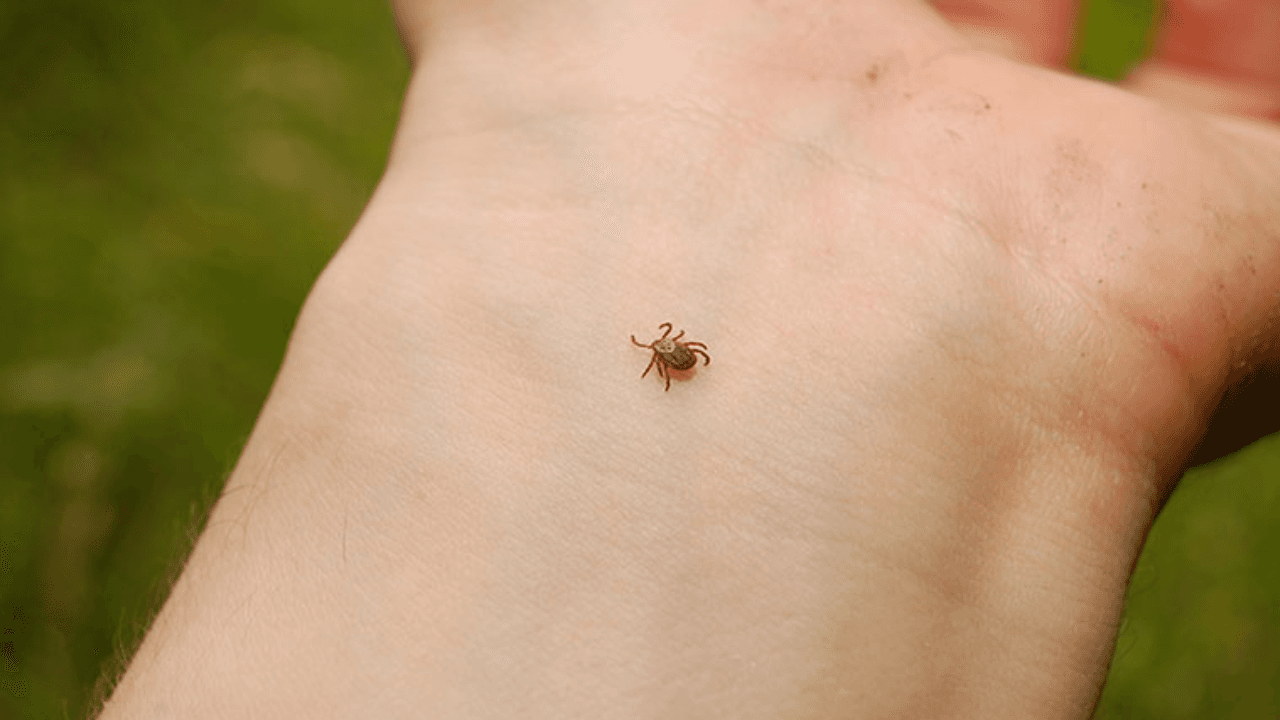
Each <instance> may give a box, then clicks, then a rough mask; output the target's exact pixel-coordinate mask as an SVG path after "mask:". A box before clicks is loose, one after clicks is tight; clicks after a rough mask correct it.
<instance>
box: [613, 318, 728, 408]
mask: <svg viewBox="0 0 1280 720" xmlns="http://www.w3.org/2000/svg"><path fill="white" fill-rule="evenodd" d="M662 328H666V329H667V331H666V332H664V333H662V337H660V338H658V339H657V340H654V341H653V342H651V343H649V344H648V345H645V344H644V343H642V342H640V341H639V340H636V336H635V335H632V336H631V342H632V343H635V345H636V346H637V347H642V348H645V349H646V350H652V351H653V357H652V358H651V359H650V360H649V367H647V368H645V369H644V372H642V373H640V377H644V376H645V375H648V374H649V371H650V370H652V369H653V367H654V366H655V365H657V366H658V377H660V378H664V379H666V381H667V387H666V389H664V390H663V392H666V391H667V390H670V389H671V371H672V370H688V369H689V368H691V367H693V366H694V365H697V364H698V355H701V356H702V358H703V360H704V362H703V363H702V364H703V365H710V364H711V356H710V355H708V354H707V351H706V350H705V349H700V348H706V347H707V346H706V345H704V344H703V343H700V342H687V341H686V342H680V338H682V337H684V331H683V330H681V331H680V333H679V334H678V335H676V336H675V337H667V336H668V335H670V334H671V331H672V330H673V329H674V328H672V327H671V323H669V322H668V323H662V324H661V325H659V326H658V329H659V330H661V329H662Z"/></svg>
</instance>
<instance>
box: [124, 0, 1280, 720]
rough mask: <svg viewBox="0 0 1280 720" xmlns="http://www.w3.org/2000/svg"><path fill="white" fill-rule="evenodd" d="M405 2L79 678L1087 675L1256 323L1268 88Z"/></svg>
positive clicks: (148, 714) (155, 705)
mask: <svg viewBox="0 0 1280 720" xmlns="http://www.w3.org/2000/svg"><path fill="white" fill-rule="evenodd" d="M396 10H397V14H398V18H399V20H400V22H401V27H402V32H403V34H404V36H405V42H406V46H407V47H408V49H409V52H410V55H411V56H412V57H413V59H414V68H415V69H414V75H413V80H412V82H411V86H410V89H409V91H408V96H407V98H406V101H405V108H404V113H403V118H402V122H401V127H400V130H399V133H398V135H397V138H396V142H395V145H394V148H393V152H392V155H391V159H390V162H389V166H388V170H387V173H386V175H385V177H384V179H383V182H382V184H381V185H380V187H379V188H378V190H377V192H376V194H375V196H374V197H373V199H372V200H371V201H370V204H369V206H368V208H367V210H366V212H365V214H364V216H363V217H362V219H361V220H360V222H359V224H358V225H357V227H356V228H355V229H354V230H353V231H352V233H351V236H350V237H349V239H348V241H347V242H346V244H345V245H344V246H343V248H342V250H341V251H340V252H339V253H338V255H337V257H336V258H335V259H334V260H333V262H332V263H331V264H330V266H329V267H328V268H327V269H326V270H325V272H324V274H323V275H322V277H321V278H320V280H319V281H318V282H317V284H316V287H315V288H314V290H313V292H312V294H311V296H310V297H309V299H308V301H307V305H306V307H305V309H304V311H303V313H302V315H301V317H300V318H299V321H298V324H297V327H296V329H295V332H294V335H293V337H292V339H291V341H290V347H289V352H288V355H287V357H286V360H285V363H284V366H283V368H282V370H281V372H280V375H279V377H278V379H277V382H276V385H275V387H274V388H273V390H272V393H271V396H270V398H269V400H268V402H267V404H266V406H265V407H264V409H263V412H262V415H261V417H260V419H259V422H258V425H257V427H256V429H255V431H254V434H253V436H252V438H251V439H250V442H249V443H248V446H247V447H246V449H245V451H244V455H243V456H242V458H241V460H240V463H239V464H238V466H237V468H236V470H235V472H234V473H233V475H232V477H231V479H230V480H229V482H228V485H227V488H226V491H225V493H224V495H223V497H222V498H221V500H220V501H219V503H218V505H217V506H216V507H215V509H214V511H213V514H212V516H211V517H210V520H209V523H208V526H207V528H206V530H205V532H204V535H203V536H202V537H201V539H200V541H199V543H198V545H197V547H196V549H195V552H194V553H193V555H192V557H191V558H190V560H189V562H188V564H187V566H186V568H185V570H184V572H183V574H182V576H181V578H180V579H179V581H178V583H177V584H176V585H175V587H174V589H173V591H172V594H171V596H170V598H169V599H168V601H167V602H166V604H165V606H164V608H163V610H162V611H161V613H160V614H159V616H158V617H157V619H156V621H155V623H154V624H153V626H152V628H151V630H150V633H149V634H148V636H147V638H146V640H145V641H144V643H143V645H142V647H141V648H140V650H139V652H138V653H137V655H136V657H135V659H134V661H133V663H132V665H131V666H130V668H129V670H128V672H127V673H126V674H125V676H124V677H123V679H122V681H121V683H120V685H119V686H118V688H117V690H116V692H115V694H114V696H113V697H112V699H111V700H110V701H109V702H108V704H107V706H106V709H105V710H104V712H103V715H102V717H103V718H109V719H115V718H152V717H184V718H204V717H210V718H212V717H245V718H255V717H264V718H266V717H270V718H281V717H299V718H303V717H305V718H317V717H380V718H396V717H415V718H416V717H431V718H510V717H521V718H566V717H592V718H718V717H723V718H774V719H776V718H830V717H858V718H903V717H919V718H1005V717H1008V718H1014V717H1016V718H1028V717H1034V718H1086V717H1088V716H1089V715H1090V713H1091V712H1092V709H1093V706H1094V704H1095V702H1096V699H1097V695H1098V692H1099V689H1100V687H1101V683H1102V681H1103V678H1104V677H1105V674H1106V669H1107V663H1108V661H1109V658H1110V654H1111V649H1112V643H1113V639H1114V635H1115V630H1116V624H1117V621H1118V617H1119V613H1120V607H1121V598H1122V595H1123V592H1124V589H1125V584H1126V582H1127V580H1128V577H1129V573H1130V571H1131V569H1132V565H1133V563H1134V560H1135V558H1136V556H1137V552H1138V550H1139V548H1140V546H1141V542H1142V539H1143V537H1144V536H1145V533H1146V531H1147V529H1148V528H1149V527H1150V523H1151V521H1152V519H1153V517H1154V515H1155V513H1156V511H1157V509H1158V507H1159V504H1160V503H1161V502H1162V500H1163V498H1164V497H1165V496H1166V495H1167V493H1168V492H1169V490H1170V489H1171V487H1172V484H1173V483H1174V482H1175V481H1176V479H1177V477H1178V475H1179V473H1180V472H1181V470H1182V468H1183V467H1184V465H1185V463H1186V461H1187V458H1188V456H1189V454H1190V453H1191V451H1192V450H1193V449H1194V447H1195V446H1196V443H1197V441H1198V439H1199V438H1200V437H1201V434H1202V432H1203V431H1204V429H1205V427H1206V425H1207V424H1208V422H1209V419H1210V416H1211V413H1212V411H1213V409H1214V407H1215V405H1216V403H1217V400H1218V398H1219V396H1220V395H1221V393H1222V392H1223V390H1224V388H1225V387H1226V385H1227V383H1228V381H1229V380H1230V379H1231V378H1234V377H1236V376H1238V375H1239V373H1240V372H1241V371H1242V369H1248V368H1249V367H1252V366H1253V365H1254V364H1256V363H1258V362H1260V361H1261V360H1262V359H1263V358H1264V357H1265V353H1266V350H1267V348H1268V347H1269V346H1270V345H1271V344H1272V343H1273V342H1274V339H1275V337H1274V335H1275V333H1274V322H1273V320H1274V318H1275V317H1276V313H1277V309H1278V308H1277V298H1280V251H1278V248H1280V199H1278V198H1280V131H1277V129H1276V127H1275V126H1274V125H1268V124H1266V123H1264V122H1259V121H1251V120H1247V119H1242V118H1235V117H1226V116H1215V115H1212V114H1208V113H1205V112H1202V111H1199V110H1188V109H1186V108H1179V107H1175V106H1172V105H1167V104H1162V103H1161V102H1158V101H1156V100H1153V99H1149V98H1144V97H1140V96H1137V95H1133V94H1130V93H1128V92H1125V91H1123V90H1120V89H1117V88H1114V87H1110V86H1106V85H1103V84H1099V83H1094V82H1091V81H1087V80H1083V79H1079V78H1073V77H1070V76H1068V75H1065V74H1059V73H1056V72H1052V71H1050V70H1047V69H1043V68H1038V67H1034V66H1030V65H1023V64H1019V63H1016V62H1013V61H1011V60H1009V59H1007V58H1004V57H1001V56H998V55H994V54H990V53H988V52H985V51H981V50H976V49H974V48H973V46H972V45H971V43H970V41H969V40H967V39H966V38H965V36H964V35H962V34H960V33H957V32H956V31H955V30H953V29H952V27H951V26H949V25H948V24H947V23H946V22H945V21H944V20H943V19H942V18H941V17H940V16H939V15H937V14H936V13H935V12H934V11H933V10H932V9H931V8H930V7H929V6H927V5H925V4H923V3H917V2H908V1H907V0H881V1H879V2H874V1H871V0H868V1H867V2H860V3H837V2H811V3H795V2H793V3H779V2H745V1H741V2H740V1H738V0H712V1H709V2H689V0H679V1H678V2H677V1H674V0H672V1H670V2H667V1H665V0H658V1H657V2H655V1H653V0H646V1H645V2H628V1H625V0H624V1H618V0H609V1H608V2H595V1H594V0H580V1H579V2H574V3H570V2H564V1H561V0H552V1H550V2H543V3H514V2H506V1H505V0H489V1H488V2H451V1H441V2H413V1H412V0H402V1H401V2H399V3H397V5H396ZM953 12H954V8H953ZM985 17H987V21H988V22H998V20H999V15H998V14H994V15H993V14H991V13H988V15H986V16H985ZM992 18H995V19H994V20H993V19H992ZM1015 32H1016V31H1015ZM668 319H670V320H672V321H673V322H675V323H676V325H677V326H679V327H682V328H687V329H688V331H689V333H690V336H693V337H697V338H698V340H700V341H704V342H706V343H707V345H708V346H709V347H710V348H711V349H712V350H713V351H714V353H715V354H716V363H715V364H714V366H711V367H707V368H699V372H698V373H697V374H696V375H695V376H693V377H691V378H689V379H687V380H686V381H684V382H676V383H673V387H672V389H671V391H670V392H665V393H664V392H663V391H662V389H661V388H660V387H657V385H656V384H655V383H652V382H649V381H648V380H651V378H649V379H646V380H645V381H641V380H640V379H639V378H638V377H637V375H638V374H639V371H640V369H641V368H642V367H643V365H642V364H638V363H643V362H646V361H647V360H648V358H647V357H641V356H643V353H641V352H639V351H637V349H636V348H635V347H634V346H633V345H632V344H631V343H630V342H628V334H629V333H633V332H635V331H636V330H637V329H638V328H649V327H652V326H654V325H656V323H658V322H663V321H666V320H668Z"/></svg>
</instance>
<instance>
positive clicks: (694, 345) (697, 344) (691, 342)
mask: <svg viewBox="0 0 1280 720" xmlns="http://www.w3.org/2000/svg"><path fill="white" fill-rule="evenodd" d="M680 334H681V335H683V334H684V333H680ZM685 345H692V346H693V347H700V348H704V347H706V346H707V344H706V343H700V342H693V341H692V340H690V341H689V342H687V343H685Z"/></svg>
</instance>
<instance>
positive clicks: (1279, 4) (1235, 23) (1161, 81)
mask: <svg viewBox="0 0 1280 720" xmlns="http://www.w3.org/2000/svg"><path fill="white" fill-rule="evenodd" d="M1128 84H1129V86H1130V87H1131V89H1133V90H1134V91H1136V92H1140V93H1142V94H1144V95H1148V96H1151V97H1158V98H1160V99H1162V100H1167V101H1172V102H1176V103H1178V104H1181V105H1184V106H1190V107H1195V108H1198V109H1202V110H1210V111H1215V112H1225V113H1230V114H1234V115H1244V116H1250V117H1258V118H1267V119H1270V120H1272V121H1280V0H1220V1H1218V2H1203V1H1202V0H1168V2H1167V3H1166V6H1165V17H1164V20H1163V23H1162V24H1161V27H1160V28H1159V32H1158V35H1157V39H1156V43H1155V51H1154V53H1153V55H1152V57H1151V58H1150V59H1149V60H1148V61H1147V62H1145V63H1143V64H1142V65H1141V66H1139V68H1138V69H1137V70H1136V71H1135V72H1134V74H1133V75H1131V76H1130V79H1129V83H1128Z"/></svg>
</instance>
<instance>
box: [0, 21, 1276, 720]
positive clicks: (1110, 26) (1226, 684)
mask: <svg viewBox="0 0 1280 720" xmlns="http://www.w3.org/2000/svg"><path fill="white" fill-rule="evenodd" d="M1152 18H1153V8H1152V5H1151V3H1150V2H1149V1H1148V0H1142V1H1141V2H1125V1H1124V0H1107V1H1106V2H1102V1H1101V0H1095V1H1094V2H1091V3H1089V7H1088V9H1087V11H1086V14H1085V21H1084V24H1083V31H1082V40H1081V43H1080V54H1079V60H1078V65H1079V67H1080V68H1081V69H1082V70H1083V71H1085V72H1087V73H1089V74H1093V75H1097V76H1101V77H1110V78H1115V77H1120V76H1122V75H1123V74H1124V72H1125V71H1126V69H1127V68H1129V67H1130V66H1131V65H1132V63H1133V62H1134V60H1135V58H1137V57H1138V56H1139V55H1140V54H1141V53H1142V52H1143V49H1144V47H1145V46H1146V44H1147V38H1148V36H1149V33H1148V28H1149V27H1150V25H1151V22H1152ZM0 68H2V70H0V168H2V169H3V173H2V174H0V633H3V634H0V720H8V719H10V718H13V719H15V720H16V719H19V718H72V719H77V720H78V718H81V717H83V716H84V714H85V713H86V712H87V711H88V709H89V708H90V707H91V703H92V700H93V696H94V692H95V686H96V685H98V684H99V683H98V681H99V678H100V677H102V676H103V675H104V674H107V675H110V674H111V673H113V672H114V669H115V664H116V663H118V662H120V661H121V659H123V658H125V657H127V656H128V653H129V652H130V650H131V648H132V647H133V645H134V643H135V642H136V641H137V639H138V637H139V636H140V633H141V632H142V631H143V630H144V629H145V625H146V623H147V621H148V619H149V617H150V614H151V613H152V612H153V611H154V610H155V608H156V607H157V606H158V604H159V602H160V601H161V600H162V599H163V597H164V595H165V592H166V589H167V587H168V583H169V582H170V580H171V578H172V577H173V574H174V573H175V572H176V569H177V568H178V567H179V565H180V563H181V561H182V559H183V558H184V557H185V554H186V552H187V550H188V549H189V547H190V543H191V542H192V539H193V537H194V535H195V534H196V533H198V531H199V525H200V522H201V519H202V518H203V517H204V514H205V512H206V511H207V509H208V507H209V505H210V504H211V503H212V501H213V500H214V499H215V498H216V496H217V494H218V492H219V490H220V489H221V485H222V482H223V480H224V478H225V477H226V474H227V473H228V472H229V470H230V469H231V467H232V465H233V463H234V462H235V460H236V457H237V456H238V453H239V450H240V447H241V445H242V444H243V443H244V441H245V439H246V437H247V436H248V433H249V430H250V428H251V427H252V424H253V421H254V418H255V416H256V414H257V412H258V409H259V407H260V406H261V404H262V402H263V400H264V398H265V396H266V393H267V390H268V388H269V386H270V383H271V380H272V377H273V376H274V374H275V371H276V368H277V366H278V364H279V362H280V359H281V357H282V355H283V352H284V346H285V342H286V339H287V337H288V334H289V330H290V327H291V325H292V323H293V319H294V317H295V315H296V314H297V312H298V309H299V307H300V305H301V303H302V300H303V298H304V296H305V295H306V292H307V290H308V288H309V286H310V284H311V282H312V281H313V280H314V278H315V277H316V275H317V274H318V273H319V271H320V269H321V268H322V267H323V266H324V264H325V262H326V260H327V259H328V258H329V256H330V255H331V254H332V253H333V251H334V250H335V248H336V247H337V245H338V244H339V242H340V241H341V240H342V238H343V237H344V235H345V234H346V232H347V230H348V229H349V228H350V227H351V225H352V223H353V222H354V220H355V218H356V216H357V215H358V213H359V212H360V209H361V207H362V205H363V203H364V201H365V200H366V198H367V197H368V196H369V194H370V192H371V191H372V189H373V187H374V184H375V182H376V181H377V179H378V176H379V173H380V170H381V168H382V165H383V162H384V160H385V157H386V152H387V147H388V144H389V142H390V139H391V135H392V131H393V128H394V124H395V120H396V114H397V110H398V106H399V101H400V96H401V93H402V92H403V90H404V86H405V82H406V80H407V78H408V67H407V63H406V61H405V58H404V56H403V53H402V52H401V50H400V46H399V44H398V40H397V38H396V34H395V28H394V25H393V23H392V19H391V14H390V11H389V9H388V8H387V7H386V5H385V4H384V3H383V2H364V3H353V2H345V3H344V2H328V1H324V0H319V1H317V0H312V2H300V1H296V0H222V1H220V2H199V1H198V0H197V1H194V2H187V3H172V2H161V1H160V0H136V1H135V2H131V3H115V4H113V3H102V2H97V1H96V0H92V1H91V0H39V1H37V2H24V3H18V2H10V3H4V4H3V5H2V6H0ZM1278 471H1280V438H1277V437H1275V436H1273V437H1272V438H1268V439H1266V440H1263V441H1261V442H1259V443H1256V444H1255V445H1253V446H1251V447H1250V448H1248V449H1246V450H1244V451H1242V452H1240V453H1238V454H1237V455H1235V456H1233V457H1232V458H1229V459H1227V460H1225V461H1222V462H1220V463H1217V464H1215V465H1214V466H1212V467H1210V468H1203V469H1198V470H1195V471H1193V472H1191V473H1189V474H1188V476H1187V477H1186V479H1185V480H1184V481H1183V483H1182V486H1181V487H1180V489H1179V490H1178V491H1177V493H1176V494H1175V495H1174V497H1173V498H1172V500H1171V502H1170V503H1169V506H1168V508H1167V509H1166V511H1165V512H1164V514H1163V515H1162V516H1161V518H1160V520H1159V522H1157V524H1156V527H1155V529H1154V530H1153V532H1152V533H1151V537H1150V540H1149V542H1148V545H1147V548H1146V550H1145V552H1144V553H1143V556H1142V558H1141V561H1140V562H1139V564H1138V568H1137V573H1136V576H1135V580H1134V582H1133V585H1132V587H1131V590H1130V593H1129V598H1128V606H1127V611H1126V615H1125V620H1124V625H1123V628H1122V630H1121V633H1120V638H1119V642H1118V646H1117V652H1116V658H1115V663H1114V666H1113V668H1112V672H1111V676H1110V678H1109V680H1108V683H1107V687H1106V690H1105V692H1104V695H1103V700H1102V706H1101V708H1100V710H1099V712H1098V717H1100V718H1113V717H1114V718H1276V717H1280V690H1277V688H1280V610H1278V608H1280V572H1277V569H1278V567H1280V565H1278V561H1277V557H1280V487H1278V484H1277V482H1276V477H1277V472H1278Z"/></svg>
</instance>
